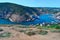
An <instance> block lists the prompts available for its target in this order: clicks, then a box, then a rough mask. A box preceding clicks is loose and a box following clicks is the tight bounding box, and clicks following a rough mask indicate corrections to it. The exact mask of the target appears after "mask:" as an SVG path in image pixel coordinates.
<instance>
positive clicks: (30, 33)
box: [25, 31, 36, 36]
mask: <svg viewBox="0 0 60 40" xmlns="http://www.w3.org/2000/svg"><path fill="white" fill-rule="evenodd" d="M25 34H27V35H29V36H32V35H35V34H36V33H35V32H32V31H29V32H27V33H25Z"/></svg>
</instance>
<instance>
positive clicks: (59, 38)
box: [0, 27, 60, 40]
mask: <svg viewBox="0 0 60 40" xmlns="http://www.w3.org/2000/svg"><path fill="white" fill-rule="evenodd" d="M0 28H2V29H4V30H5V31H7V32H11V33H12V34H11V35H12V36H11V37H9V38H0V40H60V33H51V32H49V33H48V34H47V35H34V36H28V35H26V34H24V33H20V32H18V31H16V30H14V29H12V28H9V27H0Z"/></svg>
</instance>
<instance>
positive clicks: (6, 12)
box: [0, 3, 60, 23]
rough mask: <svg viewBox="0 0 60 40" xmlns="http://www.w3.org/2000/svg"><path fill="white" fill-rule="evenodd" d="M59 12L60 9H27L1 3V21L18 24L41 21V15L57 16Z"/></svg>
mask: <svg viewBox="0 0 60 40" xmlns="http://www.w3.org/2000/svg"><path fill="white" fill-rule="evenodd" d="M58 12H60V8H51V7H26V6H22V5H18V4H14V3H0V19H7V20H10V21H11V22H16V23H20V22H25V21H26V22H28V21H34V20H36V19H39V17H40V15H41V14H55V15H56V14H57V13H58ZM59 15H60V13H59ZM56 16H57V15H56ZM56 16H54V17H56Z"/></svg>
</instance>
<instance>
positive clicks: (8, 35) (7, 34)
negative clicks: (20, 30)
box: [0, 32, 11, 37]
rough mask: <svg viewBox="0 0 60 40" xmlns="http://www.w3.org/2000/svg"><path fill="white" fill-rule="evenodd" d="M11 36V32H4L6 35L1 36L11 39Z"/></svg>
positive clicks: (0, 35) (1, 35)
mask: <svg viewBox="0 0 60 40" xmlns="http://www.w3.org/2000/svg"><path fill="white" fill-rule="evenodd" d="M10 34H11V33H9V32H4V33H1V34H0V37H10Z"/></svg>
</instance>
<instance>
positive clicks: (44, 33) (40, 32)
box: [38, 30, 48, 35]
mask: <svg viewBox="0 0 60 40" xmlns="http://www.w3.org/2000/svg"><path fill="white" fill-rule="evenodd" d="M47 33H48V32H47V31H44V30H41V31H39V33H38V34H41V35H46V34H47Z"/></svg>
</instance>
